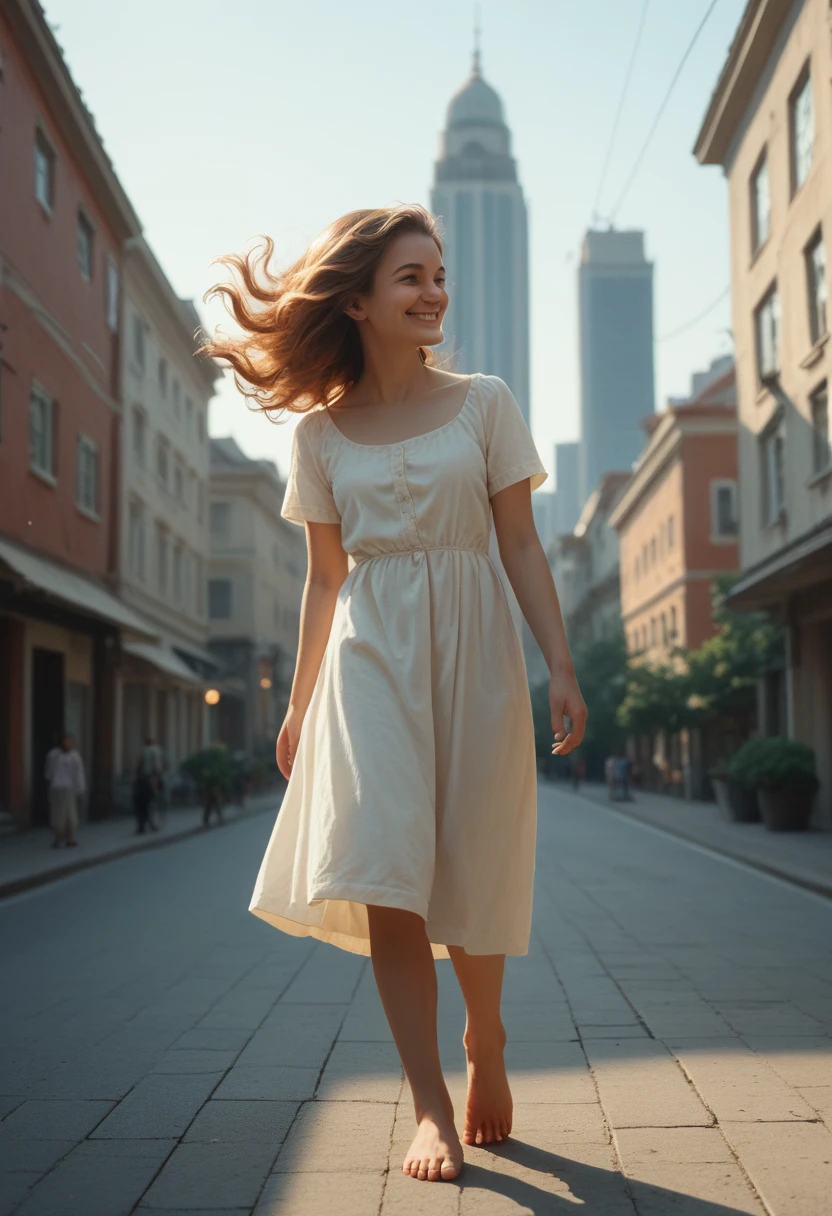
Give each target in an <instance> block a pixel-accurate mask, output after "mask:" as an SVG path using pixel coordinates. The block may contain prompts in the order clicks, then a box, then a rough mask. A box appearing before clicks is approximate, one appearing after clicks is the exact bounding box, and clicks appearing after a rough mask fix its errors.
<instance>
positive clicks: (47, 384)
mask: <svg viewBox="0 0 832 1216" xmlns="http://www.w3.org/2000/svg"><path fill="white" fill-rule="evenodd" d="M0 60H1V61H2V80H0V107H2V108H1V109H0V113H1V114H2V123H0V181H1V182H2V189H1V190H0V339H1V340H2V352H1V353H0V809H2V811H3V812H4V813H5V814H6V815H9V814H11V815H13V816H14V818H15V820H16V822H17V823H19V824H20V825H21V826H23V825H26V824H36V825H37V824H43V823H45V822H47V819H48V807H47V800H46V788H45V781H44V778H43V766H44V760H45V756H46V753H47V751H48V750H49V748H50V747H52V746H53V745H54V743H55V742H56V740H57V736H58V735H59V734H60V733H61V731H62V730H64V729H69V730H70V731H71V732H72V734H74V735H75V737H76V742H77V745H78V747H79V750H80V752H81V755H82V757H83V759H84V761H85V767H86V770H87V780H88V785H89V787H90V799H89V803H88V805H87V806H85V807H84V808H83V809H82V815H86V814H87V813H88V814H89V815H91V816H101V815H104V814H105V813H106V812H107V811H108V809H109V807H110V805H111V796H112V783H113V757H114V738H113V735H114V722H115V709H116V679H115V671H116V666H117V662H118V654H119V650H120V646H121V644H122V643H123V642H131V641H133V642H152V641H153V640H154V637H155V634H154V631H153V629H152V628H148V626H147V624H146V622H144V621H143V620H142V619H141V618H140V617H139V616H138V615H137V614H136V613H134V612H133V611H132V610H131V609H130V608H129V607H128V606H126V605H124V604H122V603H121V602H120V601H119V600H118V599H117V597H116V595H115V590H116V575H117V570H118V530H117V526H116V525H117V518H118V489H117V486H118V459H117V454H118V446H119V444H118V435H119V427H120V423H121V404H120V394H119V373H118V369H119V346H120V342H121V337H122V314H121V282H122V275H121V261H122V248H123V246H124V243H125V242H126V241H127V240H130V239H132V238H134V237H136V236H137V235H138V234H139V231H140V225H139V221H138V219H137V217H136V215H135V212H134V211H133V208H132V207H131V205H130V202H129V200H128V199H127V197H126V195H125V194H124V191H123V190H122V188H121V186H120V184H119V182H118V180H117V178H116V176H115V174H114V172H113V169H112V166H111V164H110V161H109V160H108V158H107V155H106V153H105V151H104V148H103V147H102V144H101V141H100V139H99V137H98V135H97V132H96V130H95V125H94V122H93V119H92V116H91V115H90V113H89V112H88V110H87V109H86V108H85V106H84V104H83V102H82V100H81V97H80V95H79V93H78V90H77V89H76V87H75V85H74V83H73V81H72V79H71V77H70V75H69V72H68V71H67V68H66V65H65V64H64V62H63V59H62V57H61V53H60V50H59V48H58V46H57V44H56V42H55V39H54V37H53V35H52V32H51V30H50V29H49V26H48V25H47V23H46V21H45V19H44V16H43V12H42V10H41V8H40V6H39V5H37V4H31V3H28V2H26V0H5V2H4V3H3V4H2V6H0Z"/></svg>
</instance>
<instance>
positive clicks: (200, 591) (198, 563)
mask: <svg viewBox="0 0 832 1216" xmlns="http://www.w3.org/2000/svg"><path fill="white" fill-rule="evenodd" d="M194 567H195V570H196V610H197V614H198V615H199V616H202V614H203V612H204V611H205V604H204V599H205V594H204V593H205V584H204V583H203V581H202V558H201V557H199V556H198V555H197V556H196V557H195V558H194Z"/></svg>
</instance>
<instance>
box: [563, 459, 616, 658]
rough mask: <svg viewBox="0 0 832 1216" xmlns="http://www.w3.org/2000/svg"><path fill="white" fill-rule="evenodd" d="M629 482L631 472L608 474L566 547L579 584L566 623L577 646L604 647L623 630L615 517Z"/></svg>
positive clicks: (574, 581) (572, 575)
mask: <svg viewBox="0 0 832 1216" xmlns="http://www.w3.org/2000/svg"><path fill="white" fill-rule="evenodd" d="M628 480H629V473H627V472H625V471H619V472H615V471H614V472H610V473H605V474H604V476H603V477H602V478H601V480H600V482H599V483H598V485H597V486H596V487H595V489H594V490H593V492H592V493H591V494H590V496H589V498H588V499H587V502H586V505H585V506H584V509H583V511H582V512H581V515H580V518H579V519H578V522H577V524H576V525H575V529H574V532H573V533H572V536H571V537H570V538H569V542H568V544H567V545H566V546H565V554H564V555H565V558H566V560H567V561H568V563H569V564H570V565H571V571H570V579H571V580H572V584H573V585H572V588H571V592H570V597H569V603H568V611H567V614H566V618H565V624H566V630H567V634H568V636H569V642H570V645H571V646H574V647H582V646H588V645H591V644H592V643H593V642H600V641H602V640H604V639H605V638H611V637H614V636H615V635H616V634H617V633H619V631H620V629H621V590H620V585H619V556H618V536H617V535H616V532H615V529H614V528H613V527H612V526H611V524H610V515H611V513H612V511H613V510H614V508H615V504H616V503H617V502H618V499H619V497H620V495H621V492H622V489H623V488H624V486H625V485H626V484H627V481H628Z"/></svg>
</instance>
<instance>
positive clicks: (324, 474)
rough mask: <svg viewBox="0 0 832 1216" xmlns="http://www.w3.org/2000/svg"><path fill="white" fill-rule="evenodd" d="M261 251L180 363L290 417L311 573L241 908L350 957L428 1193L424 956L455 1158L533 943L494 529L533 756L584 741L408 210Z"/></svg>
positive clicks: (504, 1102) (514, 473)
mask: <svg viewBox="0 0 832 1216" xmlns="http://www.w3.org/2000/svg"><path fill="white" fill-rule="evenodd" d="M273 251H274V244H273V242H271V241H267V242H266V247H265V250H262V249H260V250H256V251H252V252H250V253H249V254H248V255H246V256H235V257H229V258H227V259H225V260H226V262H227V263H228V264H229V265H230V266H232V267H233V268H234V269H235V270H236V271H238V272H239V276H238V277H237V281H236V282H234V283H228V284H220V285H218V287H217V288H216V293H217V294H220V295H223V296H224V298H225V299H226V301H227V302H228V303H229V304H230V305H231V307H232V311H233V314H234V316H235V318H236V321H237V323H238V327H239V332H238V334H237V335H236V336H234V337H226V336H225V335H224V334H222V333H220V334H219V335H218V336H217V337H215V339H214V340H213V341H212V342H207V343H206V344H205V345H204V346H203V347H202V348H201V349H202V353H203V354H205V355H211V356H215V357H219V358H221V359H224V360H227V361H228V363H230V364H231V366H232V367H233V369H234V371H235V378H236V381H237V384H238V385H239V387H241V388H242V390H243V392H244V393H245V394H246V395H247V396H250V397H252V398H253V399H254V401H255V403H256V404H257V405H258V406H260V407H261V408H263V409H264V410H269V411H271V410H273V411H275V412H276V413H277V414H278V415H281V414H282V413H290V414H291V413H295V414H300V415H301V418H300V422H299V424H298V426H297V427H296V428H295V431H294V439H293V451H292V460H291V465H290V471H289V476H288V478H287V483H286V488H285V493H284V500H283V506H282V508H281V514H282V515H283V516H284V518H286V519H289V520H292V521H293V522H294V523H297V524H300V525H301V526H304V525H305V528H306V541H307V548H308V553H309V563H308V573H307V581H306V584H305V589H304V596H303V605H304V606H303V611H302V618H301V629H300V646H299V651H298V659H297V665H296V669H295V675H294V679H293V682H292V691H291V695H290V701H289V710H288V713H287V715H286V720H285V721H284V723H283V725H282V727H281V729H280V734H279V736H278V740H277V762H278V765H279V767H280V768H281V770H282V772H283V773H284V774H285V775H287V776H288V775H289V774H290V773H291V777H290V779H289V784H288V786H287V789H286V793H285V795H284V798H283V802H282V805H281V810H280V814H279V815H278V816H277V820H276V823H275V826H274V828H273V831H272V835H271V838H270V841H269V844H268V847H267V850H266V853H265V856H264V858H263V861H262V864H261V868H260V871H259V874H258V877H257V881H256V884H255V890H254V892H253V895H252V900H251V904H250V908H249V910H250V911H252V912H254V913H255V914H257V915H259V916H261V917H262V918H263V919H265V920H267V921H268V922H269V923H271V924H272V925H274V926H275V927H276V928H278V929H282V930H283V931H284V932H288V933H291V934H294V935H298V934H302V935H312V936H314V937H317V938H319V939H322V940H323V941H326V942H330V943H331V944H332V945H334V946H337V947H340V948H342V949H345V950H349V951H352V952H354V953H358V954H364V955H370V956H371V958H372V965H373V972H374V975H375V978H376V982H377V985H378V990H379V993H380V996H381V1001H382V1004H383V1006H384V1010H385V1013H386V1015H387V1018H388V1021H389V1024H390V1026H391V1029H392V1033H393V1038H394V1040H395V1043H396V1046H397V1048H398V1050H399V1054H400V1056H401V1059H402V1063H403V1066H404V1069H405V1072H406V1074H407V1079H408V1082H409V1084H410V1089H411V1093H412V1096H413V1102H414V1106H415V1113H416V1121H417V1125H418V1126H417V1132H416V1136H415V1139H414V1140H413V1143H412V1145H411V1147H410V1150H409V1152H408V1153H407V1155H406V1157H405V1159H404V1163H403V1166H402V1169H403V1172H404V1173H406V1174H408V1175H410V1177H412V1178H418V1179H421V1180H430V1181H436V1182H438V1181H440V1180H442V1179H450V1178H455V1177H456V1175H457V1174H458V1173H459V1171H460V1169H461V1167H462V1163H463V1150H462V1144H461V1142H460V1136H459V1134H458V1132H457V1130H456V1127H455V1124H454V1112H453V1105H452V1102H451V1098H450V1095H449V1093H448V1088H447V1085H446V1082H445V1079H444V1077H443V1074H442V1068H441V1063H440V1056H439V1049H438V1042H437V1026H436V1013H437V1008H436V1002H437V976H436V968H435V965H434V959H447V958H450V959H451V961H452V964H453V967H454V970H455V972H456V975H457V978H458V980H459V984H460V988H461V990H462V993H463V997H464V1000H465V1005H466V1011H467V1022H466V1026H465V1033H464V1036H462V1037H463V1043H464V1045H465V1050H466V1053H467V1057H468V1064H469V1079H470V1084H469V1091H468V1099H467V1106H466V1112H465V1121H464V1127H463V1128H462V1139H463V1140H464V1141H465V1143H467V1144H478V1145H486V1144H488V1143H491V1142H492V1141H497V1140H502V1139H504V1138H505V1137H506V1136H508V1135H509V1134H510V1132H511V1126H512V1097H511V1090H510V1087H509V1084H508V1079H507V1076H506V1072H505V1064H504V1054H503V1053H504V1047H505V1039H506V1032H505V1028H504V1026H503V1024H502V1021H501V1017H500V999H501V991H502V984H503V972H504V964H505V956H506V955H507V954H508V955H524V954H528V946H529V936H530V931H531V912H532V887H533V871H534V851H535V831H536V822H537V821H536V814H537V784H536V769H535V739H534V722H533V717H532V708H531V701H530V696H529V687H528V681H527V678H526V673H525V668H524V664H523V655H522V650H521V647H520V644H519V642H518V638H517V632H516V629H515V625H514V622H513V620H512V616H511V611H510V608H509V604H508V602H507V599H506V596H505V592H504V590H503V588H502V586H501V582H500V577H499V574H498V572H497V569H496V567H495V565H494V562H493V561H492V560H491V558H490V557H489V555H488V548H489V536H490V533H491V528H492V523H493V526H494V529H495V531H496V535H497V541H498V544H499V548H500V554H501V557H502V559H503V564H504V567H505V571H506V574H507V576H508V578H509V581H510V582H511V585H512V588H513V589H514V591H515V592H516V594H517V598H518V602H519V604H520V608H521V610H522V612H523V614H524V616H525V618H526V621H527V622H528V624H529V627H530V629H531V631H532V633H533V634H534V636H535V638H536V639H537V641H538V643H539V645H540V648H541V650H542V652H543V654H544V656H545V658H546V662H547V666H548V668H549V673H550V679H549V688H548V694H549V696H548V699H549V708H550V718H551V726H552V733H553V735H554V746H553V748H552V751H553V754H555V755H568V754H569V753H570V752H571V751H572V750H573V749H574V748H575V747H577V746H578V745H579V744H580V743H581V741H582V739H583V735H584V725H585V721H586V706H585V705H584V702H583V698H582V696H581V693H580V689H579V688H578V682H577V680H576V677H575V670H574V664H573V662H572V659H571V656H570V654H569V647H568V644H567V641H566V634H565V631H564V627H563V618H562V614H561V611H560V606H559V603H558V598H557V592H556V590H555V585H554V582H553V580H552V574H551V570H550V568H549V564H548V562H547V560H546V554H545V552H544V550H543V547H542V545H541V543H540V538H539V537H538V535H537V532H536V529H535V524H534V516H533V513H532V501H531V491H532V490H533V489H535V487H536V486H538V485H540V484H541V482H542V481H543V480H544V479H545V477H546V468H545V466H544V464H543V462H542V460H541V459H540V455H539V453H538V451H537V449H536V448H535V444H534V440H533V438H532V435H531V432H530V431H529V427H528V423H527V422H526V420H525V418H524V416H523V413H522V411H521V409H520V406H519V404H518V402H517V400H516V399H515V398H514V396H513V395H512V393H511V390H510V388H509V386H508V385H507V384H506V383H505V381H504V380H502V379H500V377H498V376H495V375H487V374H482V373H479V372H475V373H474V374H472V375H459V374H456V373H453V372H450V371H446V370H444V369H443V368H441V367H439V366H437V363H436V360H435V358H434V355H433V352H432V351H431V350H430V348H431V347H433V346H437V345H439V344H440V343H442V342H443V341H444V338H445V335H444V334H443V331H442V318H443V316H444V315H445V312H446V310H447V307H448V303H449V300H448V294H447V292H446V289H445V268H444V266H443V264H442V240H441V237H440V235H439V232H438V229H437V224H436V221H435V219H434V217H433V216H432V215H431V214H430V212H429V211H427V210H426V209H425V208H423V207H419V206H408V205H403V206H393V207H383V208H379V209H377V210H362V211H355V212H351V213H350V214H348V215H345V216H342V217H341V218H340V219H339V220H336V221H335V222H334V223H333V224H331V225H330V226H329V227H328V228H327V229H326V230H325V231H324V232H323V233H322V234H321V236H320V237H318V239H317V240H315V241H314V242H313V244H312V245H311V247H310V248H309V249H308V250H307V252H306V253H305V254H304V255H303V257H301V258H300V259H299V260H298V261H297V263H296V264H295V265H294V266H292V267H291V268H289V269H288V270H287V271H285V272H281V273H280V274H276V273H272V272H271V270H270V268H269V261H270V259H271V256H272V253H273ZM221 260H222V259H221ZM505 337H506V335H505V334H503V335H502V336H501V337H500V340H502V339H503V338H505ZM397 436H398V437H399V438H397ZM402 436H403V438H402ZM350 556H352V557H353V559H354V563H355V564H354V566H353V567H352V569H350V568H349V562H348V559H349V557H350ZM566 719H568V721H569V724H568V725H567V722H566V721H565V720H566ZM460 1029H461V1027H460Z"/></svg>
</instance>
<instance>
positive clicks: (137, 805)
mask: <svg viewBox="0 0 832 1216" xmlns="http://www.w3.org/2000/svg"><path fill="white" fill-rule="evenodd" d="M163 770H164V757H163V754H162V749H161V747H160V746H159V744H158V743H156V742H154V740H153V737H152V735H147V736H146V737H145V741H144V747H143V748H142V750H141V754H140V755H139V762H138V764H137V766H136V780H135V783H134V785H133V811H134V814H135V816H136V832H135V834H136V835H137V836H142V835H143V834H144V832H145V831H146V830H147V828H148V827H150V828H151V829H152V830H153V831H154V832H156V831H158V830H159V829H158V824H156V823H154V821H153V817H152V815H151V813H150V810H151V807H152V805H153V801H154V799H155V798H156V797H157V795H158V793H159V789H160V787H161V783H162V773H163Z"/></svg>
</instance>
